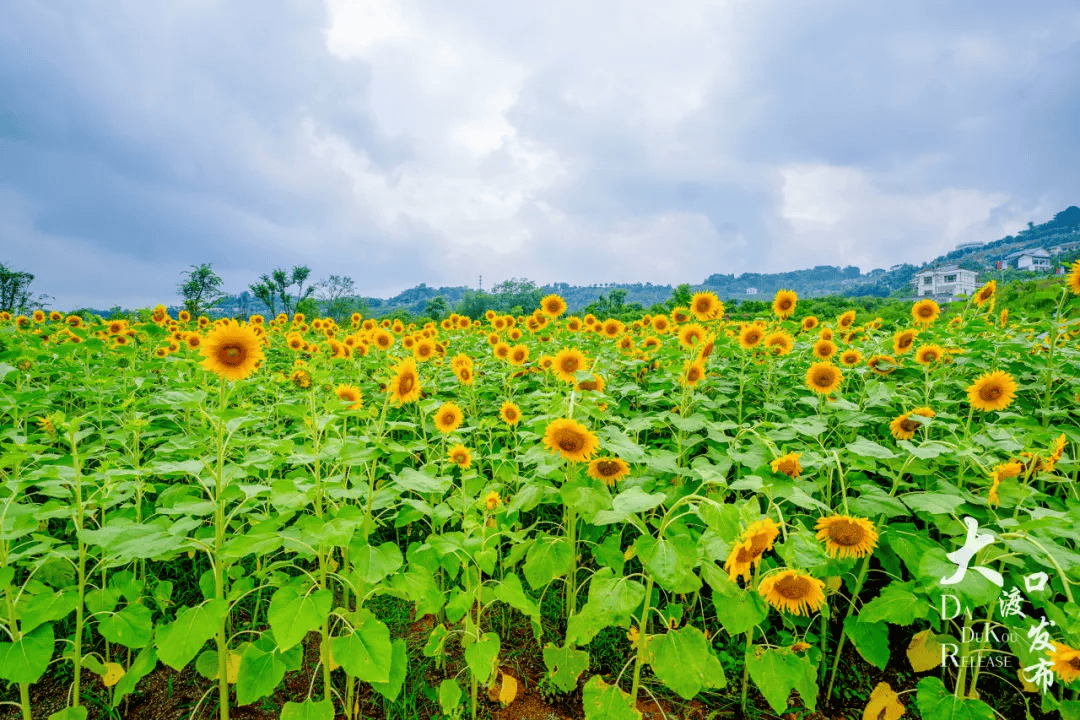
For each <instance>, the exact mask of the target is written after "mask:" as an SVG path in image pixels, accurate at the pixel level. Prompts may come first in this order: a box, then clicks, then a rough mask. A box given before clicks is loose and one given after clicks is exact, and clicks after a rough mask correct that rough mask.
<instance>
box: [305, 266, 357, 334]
mask: <svg viewBox="0 0 1080 720" xmlns="http://www.w3.org/2000/svg"><path fill="white" fill-rule="evenodd" d="M313 287H314V289H315V297H316V299H317V300H318V301H319V302H321V303H322V308H323V310H322V311H323V312H324V313H326V315H328V316H329V317H332V318H334V319H335V320H337V321H338V322H343V321H344V319H345V318H346V317H348V316H350V315H352V314H353V313H354V312H360V313H362V312H364V311H366V310H367V307H366V306H365V305H364V301H363V300H362V299H361V298H359V297H357V295H356V283H355V282H353V279H352V278H351V277H348V276H345V275H331V276H330V277H329V278H327V279H326V280H323V281H321V282H318V283H315V285H314V286H313ZM301 302H303V301H302V300H301ZM297 307H298V308H299V305H298V306H297Z"/></svg>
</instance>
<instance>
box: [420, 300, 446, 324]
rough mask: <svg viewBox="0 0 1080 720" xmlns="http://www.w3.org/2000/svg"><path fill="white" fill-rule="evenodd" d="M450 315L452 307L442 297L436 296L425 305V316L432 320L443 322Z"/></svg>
mask: <svg viewBox="0 0 1080 720" xmlns="http://www.w3.org/2000/svg"><path fill="white" fill-rule="evenodd" d="M449 313H450V305H449V304H448V303H447V302H446V299H445V298H444V297H443V296H442V295H436V296H435V297H433V298H431V299H430V300H428V301H427V303H426V304H425V305H424V314H425V315H427V316H428V317H430V318H431V319H432V320H436V321H438V320H441V319H442V318H443V316H444V315H448V314H449Z"/></svg>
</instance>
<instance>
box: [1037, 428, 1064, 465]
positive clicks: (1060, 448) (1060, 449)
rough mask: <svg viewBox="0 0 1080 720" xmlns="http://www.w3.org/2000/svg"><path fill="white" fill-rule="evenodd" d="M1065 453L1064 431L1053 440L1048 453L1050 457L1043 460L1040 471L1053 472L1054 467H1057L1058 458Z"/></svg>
mask: <svg viewBox="0 0 1080 720" xmlns="http://www.w3.org/2000/svg"><path fill="white" fill-rule="evenodd" d="M1064 454H1065V433H1062V434H1061V435H1059V436H1058V437H1057V438H1056V439H1055V440H1054V449H1053V452H1052V453H1051V454H1050V457H1049V458H1047V459H1046V460H1044V461H1043V463H1042V471H1043V472H1047V473H1052V472H1054V468H1055V467H1057V463H1058V460H1060V459H1061V456H1062V455H1064Z"/></svg>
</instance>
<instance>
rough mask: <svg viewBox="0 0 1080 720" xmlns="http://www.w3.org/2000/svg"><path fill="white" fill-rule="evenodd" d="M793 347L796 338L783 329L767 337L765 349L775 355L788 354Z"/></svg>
mask: <svg viewBox="0 0 1080 720" xmlns="http://www.w3.org/2000/svg"><path fill="white" fill-rule="evenodd" d="M793 347H795V339H794V338H792V337H791V335H789V334H788V333H787V332H785V331H783V330H777V331H776V332H774V333H770V334H769V335H767V336H766V337H765V349H766V350H768V351H769V352H770V353H772V354H773V355H776V356H781V355H787V354H788V353H789V352H791V349H792V348H793Z"/></svg>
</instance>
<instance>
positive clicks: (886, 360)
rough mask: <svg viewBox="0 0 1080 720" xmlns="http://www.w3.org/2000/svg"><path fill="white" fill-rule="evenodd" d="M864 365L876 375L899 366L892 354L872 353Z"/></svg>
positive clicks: (888, 371)
mask: <svg viewBox="0 0 1080 720" xmlns="http://www.w3.org/2000/svg"><path fill="white" fill-rule="evenodd" d="M866 365H867V367H869V368H870V369H871V370H873V371H874V372H875V373H877V374H878V375H888V374H890V373H892V372H893V371H894V370H896V368H898V367H899V365H898V364H897V362H896V358H894V357H893V356H892V355H874V356H873V357H871V358H870V359H869V360H867V361H866Z"/></svg>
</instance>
